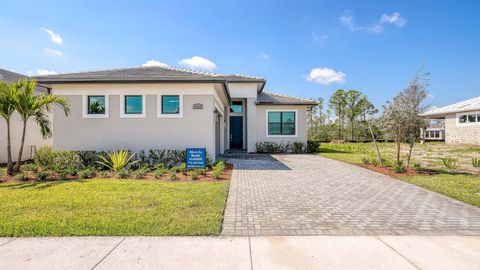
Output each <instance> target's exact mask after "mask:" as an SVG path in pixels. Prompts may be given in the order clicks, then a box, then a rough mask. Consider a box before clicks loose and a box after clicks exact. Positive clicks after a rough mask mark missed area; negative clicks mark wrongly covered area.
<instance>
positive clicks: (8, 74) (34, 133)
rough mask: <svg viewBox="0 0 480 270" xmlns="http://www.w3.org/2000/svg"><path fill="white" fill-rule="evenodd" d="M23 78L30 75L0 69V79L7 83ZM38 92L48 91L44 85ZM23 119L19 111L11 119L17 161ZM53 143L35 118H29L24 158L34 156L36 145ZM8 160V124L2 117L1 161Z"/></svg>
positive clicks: (0, 122)
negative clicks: (43, 134)
mask: <svg viewBox="0 0 480 270" xmlns="http://www.w3.org/2000/svg"><path fill="white" fill-rule="evenodd" d="M21 78H27V79H29V77H28V76H25V75H22V74H18V73H15V72H12V71H8V70H5V69H0V80H3V81H6V82H7V83H9V84H10V83H13V82H15V81H17V80H18V79H21ZM36 91H37V93H40V92H46V91H47V89H46V88H43V87H37V88H36ZM22 128H23V126H22V121H21V119H20V116H19V115H18V114H17V113H14V114H13V116H12V119H11V120H10V134H11V143H12V157H13V160H14V161H16V160H17V157H18V151H19V149H20V141H21V136H22ZM48 144H51V140H50V139H46V140H45V139H43V137H42V135H41V133H40V128H38V126H37V124H36V123H35V121H34V120H29V121H28V123H27V133H26V137H25V147H24V150H23V154H22V157H23V159H24V160H25V159H30V158H32V155H33V151H34V149H35V148H36V147H42V146H45V145H48ZM5 162H7V125H6V122H5V120H4V119H3V118H0V163H5Z"/></svg>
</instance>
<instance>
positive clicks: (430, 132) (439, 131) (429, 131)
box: [420, 119, 445, 141]
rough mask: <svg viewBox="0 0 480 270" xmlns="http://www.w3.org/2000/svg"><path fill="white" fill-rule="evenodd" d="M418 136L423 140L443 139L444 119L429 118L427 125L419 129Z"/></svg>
mask: <svg viewBox="0 0 480 270" xmlns="http://www.w3.org/2000/svg"><path fill="white" fill-rule="evenodd" d="M420 138H421V139H422V140H424V141H445V121H444V120H443V119H442V120H440V119H437V120H430V121H429V123H428V126H427V127H425V128H423V129H422V130H421V133H420Z"/></svg>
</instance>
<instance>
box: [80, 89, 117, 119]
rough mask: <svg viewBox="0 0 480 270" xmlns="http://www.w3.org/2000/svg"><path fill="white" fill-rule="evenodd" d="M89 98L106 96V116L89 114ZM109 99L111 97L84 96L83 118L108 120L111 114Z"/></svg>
mask: <svg viewBox="0 0 480 270" xmlns="http://www.w3.org/2000/svg"><path fill="white" fill-rule="evenodd" d="M88 96H105V114H89V113H88ZM109 99H110V96H109V95H103V94H96V95H95V94H92V95H82V117H83V118H108V117H109V113H110V107H109Z"/></svg>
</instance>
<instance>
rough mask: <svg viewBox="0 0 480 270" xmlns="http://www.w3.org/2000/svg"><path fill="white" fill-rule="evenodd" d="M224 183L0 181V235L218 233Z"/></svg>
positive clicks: (220, 221)
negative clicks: (0, 182)
mask: <svg viewBox="0 0 480 270" xmlns="http://www.w3.org/2000/svg"><path fill="white" fill-rule="evenodd" d="M227 192H228V181H218V182H161V181H147V180H116V179H107V180H105V179H103V180H102V179H92V180H79V181H55V182H25V183H5V184H0V236H67V235H218V234H219V233H220V230H221V223H222V219H223V210H224V207H225V201H226V197H227Z"/></svg>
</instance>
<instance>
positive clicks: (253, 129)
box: [37, 66, 315, 157]
mask: <svg viewBox="0 0 480 270" xmlns="http://www.w3.org/2000/svg"><path fill="white" fill-rule="evenodd" d="M37 80H38V82H39V84H40V85H42V86H44V87H47V88H48V89H49V91H51V93H52V94H57V95H61V96H65V97H66V98H67V99H68V100H69V102H70V104H71V106H72V110H71V114H70V115H69V116H68V117H66V116H65V115H64V114H63V113H62V112H60V111H59V110H58V111H54V113H53V134H54V135H53V139H52V146H53V147H54V148H56V149H65V150H112V149H119V148H128V149H131V150H133V151H139V150H148V149H185V148H187V147H205V148H206V149H207V152H208V153H210V155H211V156H212V157H215V156H217V155H219V154H223V153H225V152H227V151H231V150H240V151H245V152H255V151H256V143H257V142H263V141H274V142H303V143H306V142H307V110H309V109H310V108H311V107H312V106H313V105H315V101H313V100H310V99H304V98H298V97H290V96H286V95H281V94H274V93H270V92H266V91H264V88H265V84H266V81H265V79H264V78H260V77H252V76H243V75H221V74H215V73H207V72H199V71H193V70H187V69H182V68H175V67H160V66H157V67H135V68H123V69H112V70H100V71H89V72H78V73H68V74H58V75H50V76H40V77H37Z"/></svg>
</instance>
